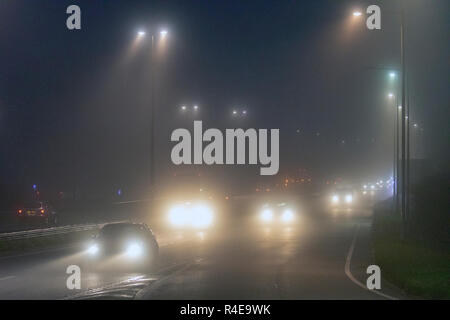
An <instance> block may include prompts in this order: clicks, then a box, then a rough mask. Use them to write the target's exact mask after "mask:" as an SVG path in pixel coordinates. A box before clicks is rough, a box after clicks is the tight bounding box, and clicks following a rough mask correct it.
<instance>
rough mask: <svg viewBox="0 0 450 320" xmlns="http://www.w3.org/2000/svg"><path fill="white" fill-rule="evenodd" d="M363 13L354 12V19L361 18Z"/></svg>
mask: <svg viewBox="0 0 450 320" xmlns="http://www.w3.org/2000/svg"><path fill="white" fill-rule="evenodd" d="M361 14H362V13H361V12H360V11H354V12H353V16H354V17H359V16H360V15H361Z"/></svg>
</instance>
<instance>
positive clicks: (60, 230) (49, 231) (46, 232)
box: [0, 221, 123, 240]
mask: <svg viewBox="0 0 450 320" xmlns="http://www.w3.org/2000/svg"><path fill="white" fill-rule="evenodd" d="M114 222H123V221H114ZM107 223H111V222H107ZM107 223H98V224H77V225H70V226H62V227H52V228H45V229H33V230H25V231H15V232H7V233H0V240H18V239H30V238H38V237H46V236H52V235H58V234H67V233H71V232H78V231H89V230H95V229H99V228H101V227H102V226H104V225H105V224H107Z"/></svg>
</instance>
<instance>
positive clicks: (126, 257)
mask: <svg viewBox="0 0 450 320" xmlns="http://www.w3.org/2000/svg"><path fill="white" fill-rule="evenodd" d="M85 253H86V255H87V256H88V259H89V261H91V262H102V261H106V259H108V258H111V259H112V260H111V261H115V262H117V263H120V264H122V265H125V266H130V265H143V266H150V265H154V264H155V263H156V261H157V259H158V254H159V246H158V242H157V241H156V238H155V236H154V234H153V232H152V231H151V230H150V228H149V227H148V226H147V225H146V224H144V223H131V222H120V223H110V224H106V225H104V226H103V227H102V228H101V229H100V232H99V234H98V235H97V236H96V237H94V239H93V240H92V241H91V243H90V244H89V246H88V247H87V249H86V252H85Z"/></svg>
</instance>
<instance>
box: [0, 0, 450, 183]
mask: <svg viewBox="0 0 450 320" xmlns="http://www.w3.org/2000/svg"><path fill="white" fill-rule="evenodd" d="M404 2H405V4H404V6H405V8H406V9H407V19H408V21H407V35H406V59H407V68H408V69H407V70H408V76H409V79H410V80H409V81H410V83H409V86H410V89H409V90H410V101H411V121H412V122H417V123H419V124H420V125H421V126H422V127H423V128H424V131H423V133H422V134H423V138H421V139H422V140H420V139H419V138H417V137H413V138H412V139H416V141H422V142H421V143H422V146H420V148H422V154H420V155H419V156H424V157H427V158H430V159H432V161H434V162H436V163H438V164H439V165H440V166H441V167H445V166H446V167H447V170H448V164H449V150H450V148H449V144H448V141H449V138H450V131H449V126H448V119H449V115H450V114H449V101H450V100H449V90H448V88H449V52H450V51H449V41H448V40H449V39H450V34H449V31H450V25H449V24H450V19H448V14H449V12H450V11H449V9H450V3H449V2H448V1H446V0H435V1H425V0H411V1H404ZM400 3H401V1H377V0H372V1H356V0H355V1H331V0H328V1H327V0H317V1H265V0H258V1H237V0H228V1H212V0H208V1H206V0H202V1H130V0H126V1H124V0H123V1H120V0H116V1H112V0H111V1H100V0H90V1H75V0H71V1H65V0H57V1H56V0H49V1H30V0H27V1H25V0H3V1H1V3H0V46H1V47H0V139H1V149H2V152H1V154H0V180H1V181H2V182H1V183H2V184H8V183H11V184H15V183H17V184H20V183H25V184H26V183H31V182H32V181H38V182H39V183H41V184H47V185H50V186H54V187H58V188H59V187H60V188H70V187H71V186H72V185H73V184H74V183H75V184H80V185H93V186H99V187H102V186H108V185H112V184H114V185H131V184H138V183H142V179H145V174H146V170H148V169H147V167H148V161H149V160H148V159H149V132H150V128H149V124H150V118H149V115H150V113H149V101H150V99H151V96H150V87H151V82H150V81H151V77H150V71H151V69H150V68H151V65H150V49H149V44H148V40H147V43H144V44H142V46H140V47H139V48H138V50H136V52H135V55H134V56H133V57H132V59H127V57H128V56H127V53H129V52H130V51H129V50H130V47H131V44H132V42H133V40H134V38H135V34H136V31H137V30H139V28H145V29H146V30H147V31H148V32H149V31H150V30H159V28H160V27H165V28H167V29H168V31H169V36H168V39H167V47H166V48H164V53H163V54H162V55H160V56H158V57H157V58H156V59H155V60H156V63H155V65H157V67H156V69H155V79H156V82H155V88H156V96H155V99H156V106H157V117H158V118H157V130H156V131H157V147H156V150H157V159H158V163H157V168H158V171H159V175H160V177H165V176H166V175H167V174H169V173H170V172H172V171H173V170H177V168H173V166H171V165H170V150H171V147H172V146H173V144H172V143H170V133H171V132H172V131H173V130H174V129H176V128H178V127H187V128H189V129H190V130H192V125H193V120H194V117H191V118H190V117H189V116H182V115H181V114H180V112H179V107H180V106H181V105H183V104H185V105H188V106H189V105H190V106H192V105H194V104H198V105H199V107H200V114H199V116H197V119H201V120H203V126H204V130H205V129H206V128H209V127H216V128H219V129H221V130H223V131H224V130H225V128H233V127H241V126H242V127H244V128H246V127H253V128H268V129H270V128H280V145H281V148H282V149H281V151H280V164H281V168H280V173H283V172H287V171H289V170H293V169H295V168H299V167H303V168H307V169H308V170H311V171H312V172H316V173H319V172H320V174H322V175H327V174H329V175H344V176H345V175H347V176H352V175H353V176H363V175H366V176H375V175H388V174H390V170H391V165H392V149H393V147H392V130H393V129H392V125H393V123H392V115H393V111H392V109H390V105H389V103H390V102H389V101H388V100H387V99H386V95H387V92H389V90H390V89H389V83H388V78H387V76H386V72H387V71H386V72H385V71H380V70H376V69H372V68H399V67H400V65H399V62H400V48H399V37H400V34H399V21H398V17H397V16H396V15H395V14H392V13H391V12H389V11H396V10H398V8H399V4H400ZM70 4H78V5H79V6H80V7H81V10H82V29H81V30H80V31H69V30H67V28H66V25H65V23H66V19H67V16H68V15H67V14H66V13H65V11H66V8H67V6H68V5H70ZM370 4H378V5H379V6H380V7H381V10H382V30H380V31H369V30H367V29H366V27H365V22H364V20H363V19H361V20H360V21H359V22H356V23H354V24H353V25H352V26H350V27H349V26H348V24H349V21H350V20H351V19H352V17H351V12H352V11H353V9H360V10H362V11H365V9H364V8H366V7H367V6H368V5H370ZM234 108H245V109H246V110H248V115H247V117H246V119H241V120H236V119H233V118H232V117H231V111H232V110H233V109H234ZM297 130H299V132H297ZM317 133H320V135H319V136H318V135H317ZM342 141H345V143H342ZM412 143H415V142H414V140H412ZM417 143H418V142H417ZM414 148H415V147H412V149H413V150H414ZM423 150H425V151H423ZM413 156H414V154H413ZM201 169H202V170H205V173H206V174H208V173H209V174H219V172H222V171H223V170H226V172H227V174H228V175H229V176H230V177H231V178H230V179H232V178H234V179H237V178H238V177H239V175H241V174H242V172H243V169H242V168H226V169H225V168H220V167H214V168H208V167H202V168H201ZM244 170H245V177H247V179H248V181H249V182H251V181H254V180H255V179H256V180H257V179H259V176H258V172H259V166H255V167H251V168H250V167H245V168H244Z"/></svg>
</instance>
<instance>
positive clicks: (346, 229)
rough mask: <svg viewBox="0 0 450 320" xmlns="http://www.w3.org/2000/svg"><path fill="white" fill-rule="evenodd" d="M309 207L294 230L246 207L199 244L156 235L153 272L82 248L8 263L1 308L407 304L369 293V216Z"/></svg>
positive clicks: (386, 288) (2, 264)
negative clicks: (28, 303) (77, 302)
mask: <svg viewBox="0 0 450 320" xmlns="http://www.w3.org/2000/svg"><path fill="white" fill-rule="evenodd" d="M309 200H310V203H312V204H311V205H308V206H306V205H305V206H303V209H302V210H301V213H300V216H299V219H298V221H297V223H296V224H295V225H292V226H291V227H281V226H278V227H267V226H262V225H261V224H260V223H258V222H257V221H255V220H254V219H253V218H252V215H250V214H249V213H250V211H251V209H249V208H250V206H243V205H241V204H239V205H236V206H235V207H234V208H231V207H230V208H228V209H227V210H233V218H232V219H229V221H226V222H225V221H222V224H223V225H222V227H221V228H218V229H216V230H211V231H209V232H205V233H204V234H201V235H199V234H195V233H193V234H190V233H189V234H186V233H179V232H170V231H160V232H158V231H155V233H156V235H157V238H158V241H159V242H160V259H159V261H158V265H157V266H155V267H154V268H153V270H148V271H146V272H136V271H133V270H123V269H120V270H119V269H114V268H106V269H102V270H91V269H86V268H84V264H83V261H84V260H83V258H82V257H83V253H82V247H80V246H78V245H77V246H71V247H65V248H58V249H53V250H49V251H41V252H32V253H27V254H20V253H17V254H13V255H9V256H3V257H0V299H402V298H405V296H404V295H403V294H402V293H401V292H400V291H399V290H398V289H396V288H394V287H393V286H391V285H389V284H388V283H387V282H386V281H384V279H383V280H382V289H381V290H378V291H377V292H374V291H370V290H368V289H366V288H365V287H364V284H365V283H366V279H367V277H368V275H367V274H366V272H365V271H366V268H367V267H368V266H369V265H370V264H372V250H371V247H370V226H371V209H370V207H365V208H364V207H360V208H358V209H354V210H353V211H351V212H341V213H339V212H338V213H336V212H335V213H332V212H331V211H329V210H326V209H324V208H323V207H322V206H319V205H317V204H315V203H314V201H311V199H309ZM301 201H303V202H306V201H308V199H306V200H305V199H303V200H301ZM236 208H239V209H236ZM227 210H223V211H225V213H227V212H226V211H227ZM239 211H240V212H239ZM236 212H238V213H239V214H236ZM246 213H247V214H246ZM222 214H223V212H222ZM71 264H76V265H80V267H81V271H82V272H81V289H74V290H69V289H67V287H66V279H67V277H68V275H67V274H66V268H67V266H69V265H71ZM380 267H381V271H382V270H383V268H382V266H380Z"/></svg>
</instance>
